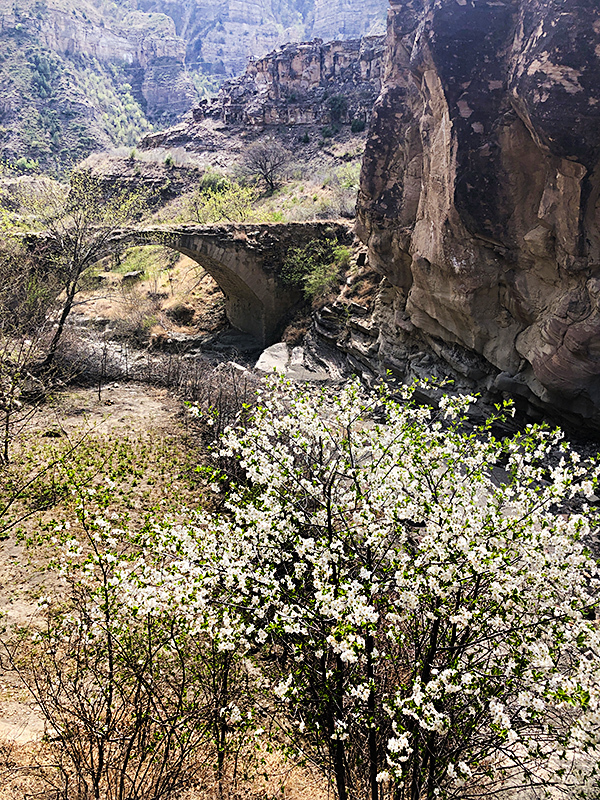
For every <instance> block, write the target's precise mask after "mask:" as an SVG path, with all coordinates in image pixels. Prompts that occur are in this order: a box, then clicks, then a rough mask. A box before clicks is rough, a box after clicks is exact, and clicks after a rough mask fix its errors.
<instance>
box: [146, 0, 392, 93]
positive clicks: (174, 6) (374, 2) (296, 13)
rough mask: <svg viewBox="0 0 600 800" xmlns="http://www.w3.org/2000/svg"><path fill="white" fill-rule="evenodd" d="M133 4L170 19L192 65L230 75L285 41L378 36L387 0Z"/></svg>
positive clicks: (153, 1) (188, 0)
mask: <svg viewBox="0 0 600 800" xmlns="http://www.w3.org/2000/svg"><path fill="white" fill-rule="evenodd" d="M137 7H138V8H139V9H141V10H144V11H159V12H163V13H165V14H168V15H169V16H170V17H171V18H172V19H173V20H174V22H175V25H176V30H177V33H178V35H180V36H181V37H183V38H184V39H185V41H186V42H187V61H188V63H189V64H190V65H192V66H193V67H196V68H199V69H200V70H201V71H202V72H203V73H205V74H212V75H224V76H227V77H233V76H234V75H239V74H240V73H242V72H243V71H244V69H245V68H246V64H247V63H248V59H249V58H252V57H254V58H262V57H263V56H264V55H265V54H266V53H268V52H269V51H271V50H273V49H274V48H276V47H278V46H279V45H281V44H284V43H287V42H301V41H306V40H308V39H312V38H321V39H323V40H333V39H357V38H360V37H361V36H365V35H371V34H381V33H383V32H384V21H385V11H386V7H387V0H220V2H216V3H215V2H209V0H166V2H165V0H161V1H160V2H159V0H137Z"/></svg>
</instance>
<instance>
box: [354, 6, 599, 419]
mask: <svg viewBox="0 0 600 800" xmlns="http://www.w3.org/2000/svg"><path fill="white" fill-rule="evenodd" d="M387 44H388V50H387V64H386V75H385V81H384V89H383V92H382V94H381V96H380V98H379V100H378V103H377V105H376V108H375V111H374V116H373V121H372V125H371V130H370V135H369V140H368V144H367V151H366V156H365V160H364V164H363V172H362V178H361V192H360V197H359V234H360V236H361V238H362V239H363V241H365V242H366V243H368V246H369V257H370V262H371V263H372V264H373V265H374V266H376V268H377V269H378V270H379V271H380V272H382V273H383V274H384V275H385V276H386V277H387V279H388V281H389V283H390V284H391V286H392V287H393V289H392V294H393V296H392V297H390V298H388V301H389V302H388V306H389V307H391V306H393V308H394V314H393V315H392V317H393V320H392V321H390V319H388V325H387V331H386V334H385V336H384V337H383V339H385V341H387V342H388V345H385V343H384V342H382V343H381V348H380V349H381V353H383V352H384V351H385V350H386V347H387V351H388V352H389V342H391V341H394V339H395V338H397V341H404V342H406V343H414V342H415V341H420V342H421V343H423V346H424V347H428V348H429V349H430V350H431V349H432V348H433V349H434V350H436V348H437V350H438V351H440V350H443V351H444V352H446V353H451V357H450V360H449V363H450V362H451V361H452V360H454V362H455V366H458V369H459V371H462V372H463V374H467V373H468V372H469V369H470V368H471V367H469V363H470V362H473V363H475V364H476V366H475V367H474V370H475V373H476V374H474V376H473V377H474V379H475V378H477V379H479V380H480V381H481V378H482V376H484V374H485V375H486V376H487V378H486V380H487V387H488V388H490V389H496V390H500V391H507V392H510V393H512V394H516V395H519V396H521V397H524V398H525V399H526V401H527V402H528V403H530V404H533V405H544V406H546V407H548V406H551V407H553V408H558V409H561V410H562V412H563V413H564V414H567V415H571V416H572V417H573V418H574V419H577V418H578V419H585V420H588V421H590V422H591V423H592V424H594V425H596V426H597V425H598V424H599V423H600V199H599V198H600V8H599V7H598V3H597V0H493V1H492V0H436V1H435V2H433V0H402V2H399V0H391V9H390V12H389V18H388V43H387ZM388 317H389V315H388ZM400 350H401V348H400ZM380 355H381V354H380ZM442 355H443V353H442ZM382 360H383V361H385V357H383V356H382ZM447 360H448V359H447ZM401 362H402V357H401V355H399V351H397V352H396V364H395V366H396V368H397V369H398V370H399V371H402V370H403V369H404V367H405V366H406V365H405V364H403V363H401ZM459 362H460V363H459ZM461 363H462V367H461Z"/></svg>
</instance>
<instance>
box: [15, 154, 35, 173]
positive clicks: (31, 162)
mask: <svg viewBox="0 0 600 800" xmlns="http://www.w3.org/2000/svg"><path fill="white" fill-rule="evenodd" d="M13 166H14V168H15V169H16V170H17V171H18V172H20V173H21V174H25V173H28V172H38V171H39V168H40V165H39V164H38V162H37V161H36V160H35V159H34V158H27V157H26V156H21V158H17V160H16V161H15V163H14V165H13Z"/></svg>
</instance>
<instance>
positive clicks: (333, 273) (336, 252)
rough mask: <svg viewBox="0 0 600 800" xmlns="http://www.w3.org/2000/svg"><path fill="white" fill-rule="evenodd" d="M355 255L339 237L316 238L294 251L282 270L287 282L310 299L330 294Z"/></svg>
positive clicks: (290, 253)
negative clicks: (341, 243)
mask: <svg viewBox="0 0 600 800" xmlns="http://www.w3.org/2000/svg"><path fill="white" fill-rule="evenodd" d="M350 257H351V252H350V250H349V248H348V247H345V246H344V245H340V244H339V243H338V242H337V240H336V239H335V238H330V239H315V240H314V241H312V242H310V243H309V244H307V245H305V246H304V247H295V248H293V249H292V250H290V252H289V254H288V256H287V258H286V260H285V262H284V265H283V269H282V277H283V279H284V281H286V282H287V283H289V284H290V285H292V286H296V287H298V288H300V289H302V292H303V294H304V296H305V297H306V299H307V300H313V299H315V298H316V297H319V296H321V295H324V294H327V293H328V292H329V291H331V290H332V289H333V288H334V287H335V286H336V285H337V283H338V281H339V276H340V270H342V269H345V268H346V267H347V266H348V264H349V263H350Z"/></svg>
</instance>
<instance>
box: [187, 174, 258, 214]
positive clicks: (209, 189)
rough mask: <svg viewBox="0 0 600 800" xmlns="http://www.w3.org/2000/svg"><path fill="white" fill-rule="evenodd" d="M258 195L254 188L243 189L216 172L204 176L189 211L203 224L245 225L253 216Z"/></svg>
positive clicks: (246, 187)
mask: <svg viewBox="0 0 600 800" xmlns="http://www.w3.org/2000/svg"><path fill="white" fill-rule="evenodd" d="M257 199H258V192H257V191H256V189H255V188H254V187H252V186H242V185H240V184H239V183H237V182H235V181H231V180H229V179H228V178H225V177H224V176H222V175H219V174H218V173H216V172H211V171H207V172H205V173H204V175H203V176H202V179H201V181H200V184H199V186H198V189H197V190H196V193H195V194H194V196H193V198H192V200H191V202H190V206H189V211H190V214H191V216H192V217H193V219H195V220H196V222H199V223H200V224H201V225H208V224H209V223H213V222H224V221H225V222H246V221H248V220H250V219H251V218H252V217H253V215H254V206H255V203H256V200H257Z"/></svg>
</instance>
